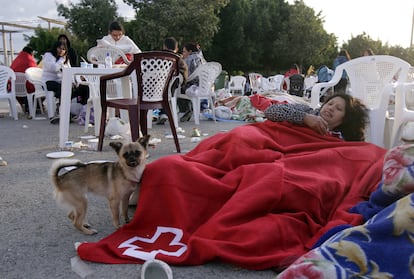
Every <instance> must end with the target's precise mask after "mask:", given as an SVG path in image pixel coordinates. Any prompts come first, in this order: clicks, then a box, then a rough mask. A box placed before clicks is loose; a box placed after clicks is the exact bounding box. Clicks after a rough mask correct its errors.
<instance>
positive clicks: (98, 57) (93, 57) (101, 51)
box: [86, 46, 131, 65]
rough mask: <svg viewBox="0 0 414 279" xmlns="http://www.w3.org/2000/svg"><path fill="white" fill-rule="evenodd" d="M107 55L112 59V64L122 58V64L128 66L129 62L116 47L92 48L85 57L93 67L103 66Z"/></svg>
mask: <svg viewBox="0 0 414 279" xmlns="http://www.w3.org/2000/svg"><path fill="white" fill-rule="evenodd" d="M107 53H109V55H110V56H111V58H112V63H115V61H117V60H118V59H119V58H122V60H123V61H124V64H126V65H129V64H130V63H131V61H129V60H128V58H127V57H126V55H125V53H124V52H123V51H122V50H120V49H119V48H116V47H111V46H105V47H98V46H95V47H92V48H90V49H89V50H88V52H87V54H86V57H87V59H88V61H89V62H90V63H92V64H95V65H99V64H101V65H105V57H106V54H107Z"/></svg>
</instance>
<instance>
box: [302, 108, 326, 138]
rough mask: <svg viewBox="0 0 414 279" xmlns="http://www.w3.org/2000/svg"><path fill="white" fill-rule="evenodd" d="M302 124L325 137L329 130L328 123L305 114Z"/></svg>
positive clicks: (317, 117) (315, 116)
mask: <svg viewBox="0 0 414 279" xmlns="http://www.w3.org/2000/svg"><path fill="white" fill-rule="evenodd" d="M303 124H305V125H306V126H308V127H309V128H311V129H312V130H314V131H315V132H317V133H318V134H321V135H326V134H327V133H328V130H329V129H328V123H327V122H326V121H325V120H324V119H323V118H322V117H320V116H317V115H313V114H308V113H307V114H305V117H304V118H303Z"/></svg>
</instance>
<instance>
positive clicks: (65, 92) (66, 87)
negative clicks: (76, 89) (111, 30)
mask: <svg viewBox="0 0 414 279" xmlns="http://www.w3.org/2000/svg"><path fill="white" fill-rule="evenodd" d="M123 70H124V68H112V69H107V68H80V67H72V68H63V72H62V93H61V97H60V107H59V113H60V122H59V147H60V148H64V147H65V142H66V141H68V137H69V126H70V125H69V124H70V105H71V94H72V82H73V80H74V77H75V76H77V75H99V76H102V75H107V74H112V73H117V72H121V71H123ZM121 81H122V94H123V96H124V97H131V85H130V79H129V77H124V78H122V79H121ZM97 90H99V86H98V88H97Z"/></svg>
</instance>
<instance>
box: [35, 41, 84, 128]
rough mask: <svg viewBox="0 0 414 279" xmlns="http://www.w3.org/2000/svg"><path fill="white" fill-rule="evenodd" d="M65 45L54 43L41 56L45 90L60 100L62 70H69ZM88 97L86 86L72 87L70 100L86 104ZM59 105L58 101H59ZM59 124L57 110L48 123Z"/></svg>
mask: <svg viewBox="0 0 414 279" xmlns="http://www.w3.org/2000/svg"><path fill="white" fill-rule="evenodd" d="M67 49H68V48H67V45H66V43H65V42H62V41H56V42H55V43H54V44H53V46H52V48H51V49H50V50H47V51H46V52H45V54H44V55H43V59H42V64H43V71H42V81H43V82H44V83H45V84H46V87H47V90H49V91H53V92H54V93H55V98H57V99H58V100H60V96H61V91H62V69H63V68H70V67H71V65H70V61H69V58H68V55H67ZM88 97H89V88H88V86H86V85H79V86H77V87H73V90H72V92H71V98H78V100H77V101H78V102H79V103H82V104H83V103H86V100H87V99H88ZM59 103H60V101H59ZM58 122H59V113H58V108H57V111H56V115H55V116H54V117H52V118H51V119H50V123H52V124H56V123H58Z"/></svg>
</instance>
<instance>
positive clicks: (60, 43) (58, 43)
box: [48, 41, 68, 63]
mask: <svg viewBox="0 0 414 279" xmlns="http://www.w3.org/2000/svg"><path fill="white" fill-rule="evenodd" d="M61 46H63V47H64V48H65V49H66V53H67V51H68V46H67V45H66V43H64V42H61V41H56V42H55V43H54V44H53V46H52V48H51V49H50V50H48V52H50V53H52V54H53V56H54V57H56V61H58V60H59V59H60V56H58V54H57V49H58V47H61ZM67 60H68V56H67V55H66V58H65V63H66V62H67Z"/></svg>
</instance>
